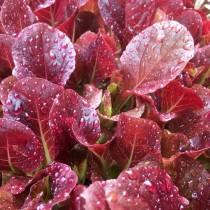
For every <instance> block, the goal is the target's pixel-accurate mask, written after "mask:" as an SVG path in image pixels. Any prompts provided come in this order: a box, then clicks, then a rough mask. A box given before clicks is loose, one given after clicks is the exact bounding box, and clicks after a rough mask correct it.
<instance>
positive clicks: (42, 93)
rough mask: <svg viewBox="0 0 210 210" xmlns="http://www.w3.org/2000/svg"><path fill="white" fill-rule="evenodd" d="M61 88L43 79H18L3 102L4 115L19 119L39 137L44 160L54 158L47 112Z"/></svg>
mask: <svg viewBox="0 0 210 210" xmlns="http://www.w3.org/2000/svg"><path fill="white" fill-rule="evenodd" d="M62 92H63V88H62V87H60V86H58V85H55V84H53V83H51V82H49V81H47V80H45V79H40V78H25V79H22V80H19V81H18V82H17V83H16V84H15V85H14V87H13V89H12V90H11V91H10V93H9V94H8V97H7V99H6V100H5V101H2V103H3V111H4V117H5V118H9V119H14V120H19V121H20V122H22V123H23V124H25V125H27V126H28V127H29V128H31V129H32V130H33V131H34V133H35V134H36V135H37V136H39V137H40V142H41V143H42V145H43V147H44V152H45V158H46V162H47V163H50V162H51V161H52V160H53V159H54V155H55V154H54V140H53V136H52V133H51V130H50V127H49V125H48V120H49V112H50V109H51V107H52V105H53V102H54V99H55V98H56V96H57V95H58V94H61V93H62Z"/></svg>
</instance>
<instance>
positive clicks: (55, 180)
mask: <svg viewBox="0 0 210 210" xmlns="http://www.w3.org/2000/svg"><path fill="white" fill-rule="evenodd" d="M40 172H41V173H42V171H40ZM44 173H45V175H46V176H45V177H44V178H43V179H42V180H40V181H39V182H37V183H35V184H33V185H32V187H31V189H30V193H29V195H28V197H27V198H26V200H25V203H24V205H23V207H22V208H21V209H22V210H31V209H40V210H41V209H46V210H48V209H52V208H53V206H55V205H56V204H59V203H61V202H62V201H65V200H67V199H68V198H69V194H70V192H71V191H72V190H73V189H74V187H75V186H76V184H77V175H76V173H75V172H73V171H72V170H71V168H70V167H69V166H68V165H65V164H63V163H58V162H56V163H53V164H52V165H50V166H48V167H47V168H46V169H44ZM48 177H49V179H48ZM49 188H50V189H49ZM50 194H51V195H50ZM48 196H52V197H48Z"/></svg>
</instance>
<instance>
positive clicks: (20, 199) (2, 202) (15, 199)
mask: <svg viewBox="0 0 210 210" xmlns="http://www.w3.org/2000/svg"><path fill="white" fill-rule="evenodd" d="M24 199H25V197H24V195H21V196H14V195H12V194H11V192H10V190H9V189H8V185H3V186H1V187H0V209H1V210H8V209H12V210H19V209H20V208H21V206H22V205H23V203H24Z"/></svg>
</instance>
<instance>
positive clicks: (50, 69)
mask: <svg viewBox="0 0 210 210" xmlns="http://www.w3.org/2000/svg"><path fill="white" fill-rule="evenodd" d="M12 55H13V58H14V62H15V68H14V69H13V75H15V76H16V77H17V78H18V79H21V78H25V77H39V78H44V79H47V80H49V81H51V82H52V83H56V84H61V85H64V84H65V83H66V81H67V80H68V78H69V76H70V75H71V73H72V72H73V71H74V68H75V51H74V48H73V45H72V43H71V41H70V40H69V38H68V37H67V36H66V35H65V34H64V33H63V32H61V31H59V30H58V29H55V28H54V29H53V28H51V27H50V26H48V25H47V24H45V23H37V24H34V25H32V26H29V27H27V28H25V29H24V30H22V31H21V33H20V34H19V35H18V38H17V39H16V42H15V45H14V47H13V53H12Z"/></svg>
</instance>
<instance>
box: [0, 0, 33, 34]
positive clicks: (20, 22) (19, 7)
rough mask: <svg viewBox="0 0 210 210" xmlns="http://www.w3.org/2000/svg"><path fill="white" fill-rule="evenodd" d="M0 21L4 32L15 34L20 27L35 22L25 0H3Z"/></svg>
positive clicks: (19, 30) (22, 27)
mask: <svg viewBox="0 0 210 210" xmlns="http://www.w3.org/2000/svg"><path fill="white" fill-rule="evenodd" d="M1 22H2V25H3V27H4V29H5V31H6V33H8V34H10V35H13V36H17V34H18V33H19V32H21V30H22V29H24V28H25V27H27V26H30V25H32V24H34V23H35V22H36V17H35V15H34V13H33V11H32V10H31V8H30V7H29V6H28V5H27V2H26V0H5V1H4V4H3V5H2V7H1Z"/></svg>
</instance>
